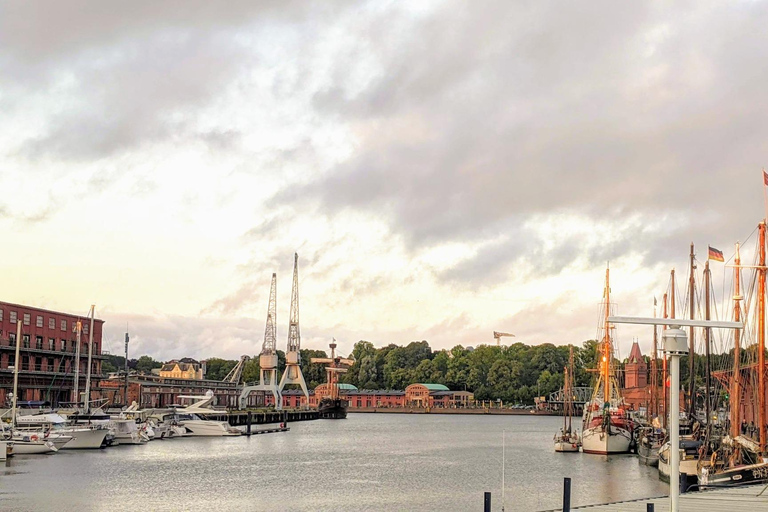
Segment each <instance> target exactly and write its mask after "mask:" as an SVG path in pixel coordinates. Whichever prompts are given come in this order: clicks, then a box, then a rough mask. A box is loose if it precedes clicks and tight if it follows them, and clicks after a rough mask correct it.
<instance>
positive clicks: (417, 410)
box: [347, 407, 561, 416]
mask: <svg viewBox="0 0 768 512" xmlns="http://www.w3.org/2000/svg"><path fill="white" fill-rule="evenodd" d="M347 412H348V413H350V414H351V413H379V414H493V415H504V416H561V414H560V413H559V412H551V411H531V410H525V409H482V408H455V409H442V408H433V409H429V408H423V407H354V408H352V407H350V408H349V409H347Z"/></svg>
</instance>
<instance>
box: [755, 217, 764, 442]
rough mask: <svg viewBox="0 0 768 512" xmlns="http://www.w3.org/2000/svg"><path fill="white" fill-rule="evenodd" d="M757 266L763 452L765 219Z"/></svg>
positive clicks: (760, 227)
mask: <svg viewBox="0 0 768 512" xmlns="http://www.w3.org/2000/svg"><path fill="white" fill-rule="evenodd" d="M758 234H759V238H758V240H759V242H758V243H759V244H760V248H759V254H760V260H759V261H758V268H757V276H758V280H757V308H758V309H757V332H758V336H757V339H758V347H757V424H758V426H759V428H760V453H765V270H766V268H765V220H762V221H760V224H759V225H758Z"/></svg>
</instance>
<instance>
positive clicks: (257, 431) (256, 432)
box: [243, 427, 291, 436]
mask: <svg viewBox="0 0 768 512" xmlns="http://www.w3.org/2000/svg"><path fill="white" fill-rule="evenodd" d="M289 430H291V427H274V428H254V429H251V431H250V432H247V431H246V432H245V433H244V434H243V435H246V436H257V435H259V434H275V433H277V432H288V431H289Z"/></svg>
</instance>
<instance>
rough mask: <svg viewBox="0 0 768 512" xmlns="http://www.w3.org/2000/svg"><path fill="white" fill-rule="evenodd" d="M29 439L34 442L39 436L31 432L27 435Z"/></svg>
mask: <svg viewBox="0 0 768 512" xmlns="http://www.w3.org/2000/svg"><path fill="white" fill-rule="evenodd" d="M29 439H30V440H31V441H32V442H36V441H37V440H38V439H39V438H38V437H37V434H32V435H31V436H29Z"/></svg>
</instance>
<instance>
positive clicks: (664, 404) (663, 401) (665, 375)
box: [661, 271, 674, 428]
mask: <svg viewBox="0 0 768 512" xmlns="http://www.w3.org/2000/svg"><path fill="white" fill-rule="evenodd" d="M673 272H674V271H673ZM667 302H668V301H667V294H666V293H665V294H664V318H668V316H667ZM666 329H667V326H666V325H665V326H664V327H662V330H666ZM662 355H663V357H664V360H663V361H662V366H663V368H664V369H663V373H662V377H663V378H662V381H663V382H662V384H661V385H662V390H663V391H664V400H662V404H661V405H662V411H663V413H664V415H663V418H664V421H663V422H662V423H663V424H664V428H667V410H668V409H669V407H668V406H667V403H668V401H667V353H666V352H664V353H663V354H662Z"/></svg>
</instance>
